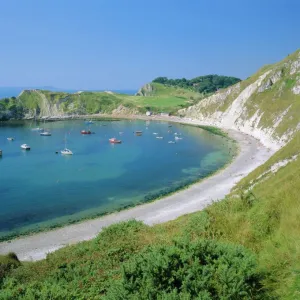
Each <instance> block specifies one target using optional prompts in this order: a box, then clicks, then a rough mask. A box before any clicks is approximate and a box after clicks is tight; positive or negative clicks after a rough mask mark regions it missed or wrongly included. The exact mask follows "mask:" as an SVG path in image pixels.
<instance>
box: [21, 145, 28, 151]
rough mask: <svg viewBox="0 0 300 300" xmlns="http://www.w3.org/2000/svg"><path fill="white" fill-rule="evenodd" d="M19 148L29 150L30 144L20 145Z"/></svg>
mask: <svg viewBox="0 0 300 300" xmlns="http://www.w3.org/2000/svg"><path fill="white" fill-rule="evenodd" d="M21 148H22V149H23V150H30V146H29V145H27V144H23V145H21Z"/></svg>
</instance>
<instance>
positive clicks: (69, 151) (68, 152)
mask: <svg viewBox="0 0 300 300" xmlns="http://www.w3.org/2000/svg"><path fill="white" fill-rule="evenodd" d="M60 153H61V154H63V155H73V152H72V151H71V150H70V149H68V148H65V149H64V150H61V151H60Z"/></svg>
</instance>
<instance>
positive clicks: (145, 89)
mask: <svg viewBox="0 0 300 300" xmlns="http://www.w3.org/2000/svg"><path fill="white" fill-rule="evenodd" d="M153 91H154V88H153V85H152V84H151V83H147V84H145V85H144V86H142V87H141V88H140V89H139V90H138V92H137V93H136V94H135V95H136V96H151V95H152V93H153Z"/></svg>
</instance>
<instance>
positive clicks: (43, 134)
mask: <svg viewBox="0 0 300 300" xmlns="http://www.w3.org/2000/svg"><path fill="white" fill-rule="evenodd" d="M45 122H46V120H44V128H45V125H46V124H45ZM40 135H41V136H51V135H52V134H51V132H50V131H47V130H45V129H43V130H42V132H41V133H40Z"/></svg>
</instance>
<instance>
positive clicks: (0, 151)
mask: <svg viewBox="0 0 300 300" xmlns="http://www.w3.org/2000/svg"><path fill="white" fill-rule="evenodd" d="M1 156H2V150H1V149H0V157H1Z"/></svg>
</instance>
